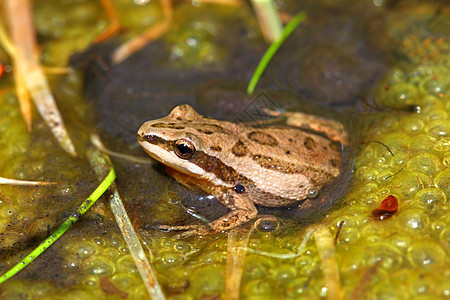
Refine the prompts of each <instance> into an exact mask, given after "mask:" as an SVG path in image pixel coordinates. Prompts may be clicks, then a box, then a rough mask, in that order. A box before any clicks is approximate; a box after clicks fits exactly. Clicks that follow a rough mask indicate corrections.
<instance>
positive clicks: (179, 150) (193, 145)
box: [137, 105, 347, 235]
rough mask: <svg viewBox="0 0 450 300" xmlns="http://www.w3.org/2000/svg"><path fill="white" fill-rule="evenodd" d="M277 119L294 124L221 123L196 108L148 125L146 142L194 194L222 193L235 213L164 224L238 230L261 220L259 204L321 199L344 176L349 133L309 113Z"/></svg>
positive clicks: (142, 139) (142, 140) (200, 230)
mask: <svg viewBox="0 0 450 300" xmlns="http://www.w3.org/2000/svg"><path fill="white" fill-rule="evenodd" d="M273 114H274V115H278V116H282V117H285V118H286V126H252V125H249V124H243V123H240V124H235V123H231V122H226V121H219V120H214V119H211V118H207V117H204V116H202V115H200V114H198V113H197V112H196V111H195V110H194V109H193V108H192V107H191V106H189V105H180V106H177V107H175V108H174V109H173V110H172V111H171V113H170V114H169V115H168V116H167V117H164V118H161V119H157V120H153V121H148V122H146V123H144V124H143V125H142V126H141V128H140V129H139V131H138V134H137V136H138V141H139V144H140V145H141V146H142V148H144V150H145V151H146V152H147V153H148V154H149V155H150V156H151V157H153V158H154V159H156V160H158V161H159V162H161V163H163V164H164V165H165V166H166V170H167V173H168V174H169V175H171V176H173V177H174V178H175V179H176V180H177V181H179V182H180V183H182V184H184V185H185V186H187V187H190V188H198V189H200V190H203V191H204V192H206V193H208V194H211V195H214V196H216V197H217V199H218V200H219V201H220V202H222V203H223V204H224V205H225V206H227V207H228V208H229V209H230V210H231V211H230V212H229V213H228V214H226V215H225V216H223V217H221V218H219V219H217V220H215V221H213V222H210V223H208V224H206V225H187V226H165V225H163V226H160V227H159V228H161V229H167V230H186V231H187V232H186V233H185V235H191V234H194V233H196V234H200V235H201V234H207V233H213V232H220V231H223V230H227V229H230V228H234V227H236V226H239V225H241V224H244V223H246V222H247V221H249V220H251V219H253V218H255V216H256V215H257V209H256V208H255V204H258V205H262V206H266V207H284V206H293V205H296V204H298V203H301V202H302V201H303V200H305V199H308V198H309V199H313V198H316V197H317V196H318V193H319V190H320V189H321V188H322V187H323V186H324V185H326V184H328V183H330V182H331V181H332V180H334V179H335V178H336V177H337V176H338V175H339V174H340V168H339V167H340V164H341V153H342V149H341V147H342V145H344V144H345V143H346V140H347V133H346V132H345V130H344V128H343V126H342V125H341V124H340V123H339V122H337V121H334V120H328V119H324V118H322V117H319V116H313V115H307V114H303V113H296V112H289V113H285V114H277V113H273Z"/></svg>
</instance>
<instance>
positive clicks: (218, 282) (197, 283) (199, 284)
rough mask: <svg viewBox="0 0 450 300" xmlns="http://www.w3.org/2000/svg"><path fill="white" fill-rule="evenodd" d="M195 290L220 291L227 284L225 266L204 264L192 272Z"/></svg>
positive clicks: (203, 292)
mask: <svg viewBox="0 0 450 300" xmlns="http://www.w3.org/2000/svg"><path fill="white" fill-rule="evenodd" d="M190 282H191V287H190V288H192V289H193V290H195V291H197V292H199V293H200V294H199V295H198V296H199V297H198V298H197V299H199V298H201V296H202V295H203V294H212V293H220V292H221V291H223V289H224V286H225V279H224V270H223V267H220V266H217V265H203V266H202V267H200V268H198V269H197V270H195V271H194V273H193V274H192V277H191V279H190Z"/></svg>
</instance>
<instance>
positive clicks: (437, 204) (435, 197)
mask: <svg viewBox="0 0 450 300" xmlns="http://www.w3.org/2000/svg"><path fill="white" fill-rule="evenodd" d="M414 200H415V201H416V202H417V203H418V204H419V205H421V206H422V207H424V208H425V209H427V210H428V212H429V213H430V212H434V213H437V212H438V211H439V210H440V208H441V206H442V205H444V204H445V203H447V197H446V196H445V193H444V192H443V191H442V190H441V189H439V188H426V189H423V190H420V191H419V192H418V193H417V194H416V195H415V196H414Z"/></svg>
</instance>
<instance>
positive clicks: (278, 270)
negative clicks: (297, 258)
mask: <svg viewBox="0 0 450 300" xmlns="http://www.w3.org/2000/svg"><path fill="white" fill-rule="evenodd" d="M270 273H271V277H272V279H273V280H275V282H282V283H285V282H289V281H291V280H293V279H294V278H295V277H296V276H297V271H296V268H295V266H293V265H291V264H280V265H278V266H276V267H275V268H273V269H271V270H270Z"/></svg>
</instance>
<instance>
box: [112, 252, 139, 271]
mask: <svg viewBox="0 0 450 300" xmlns="http://www.w3.org/2000/svg"><path fill="white" fill-rule="evenodd" d="M116 270H117V272H124V273H127V274H132V273H137V272H138V270H137V268H136V265H135V262H134V260H133V257H132V256H131V254H126V255H122V256H121V257H120V258H119V259H117V261H116Z"/></svg>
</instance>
